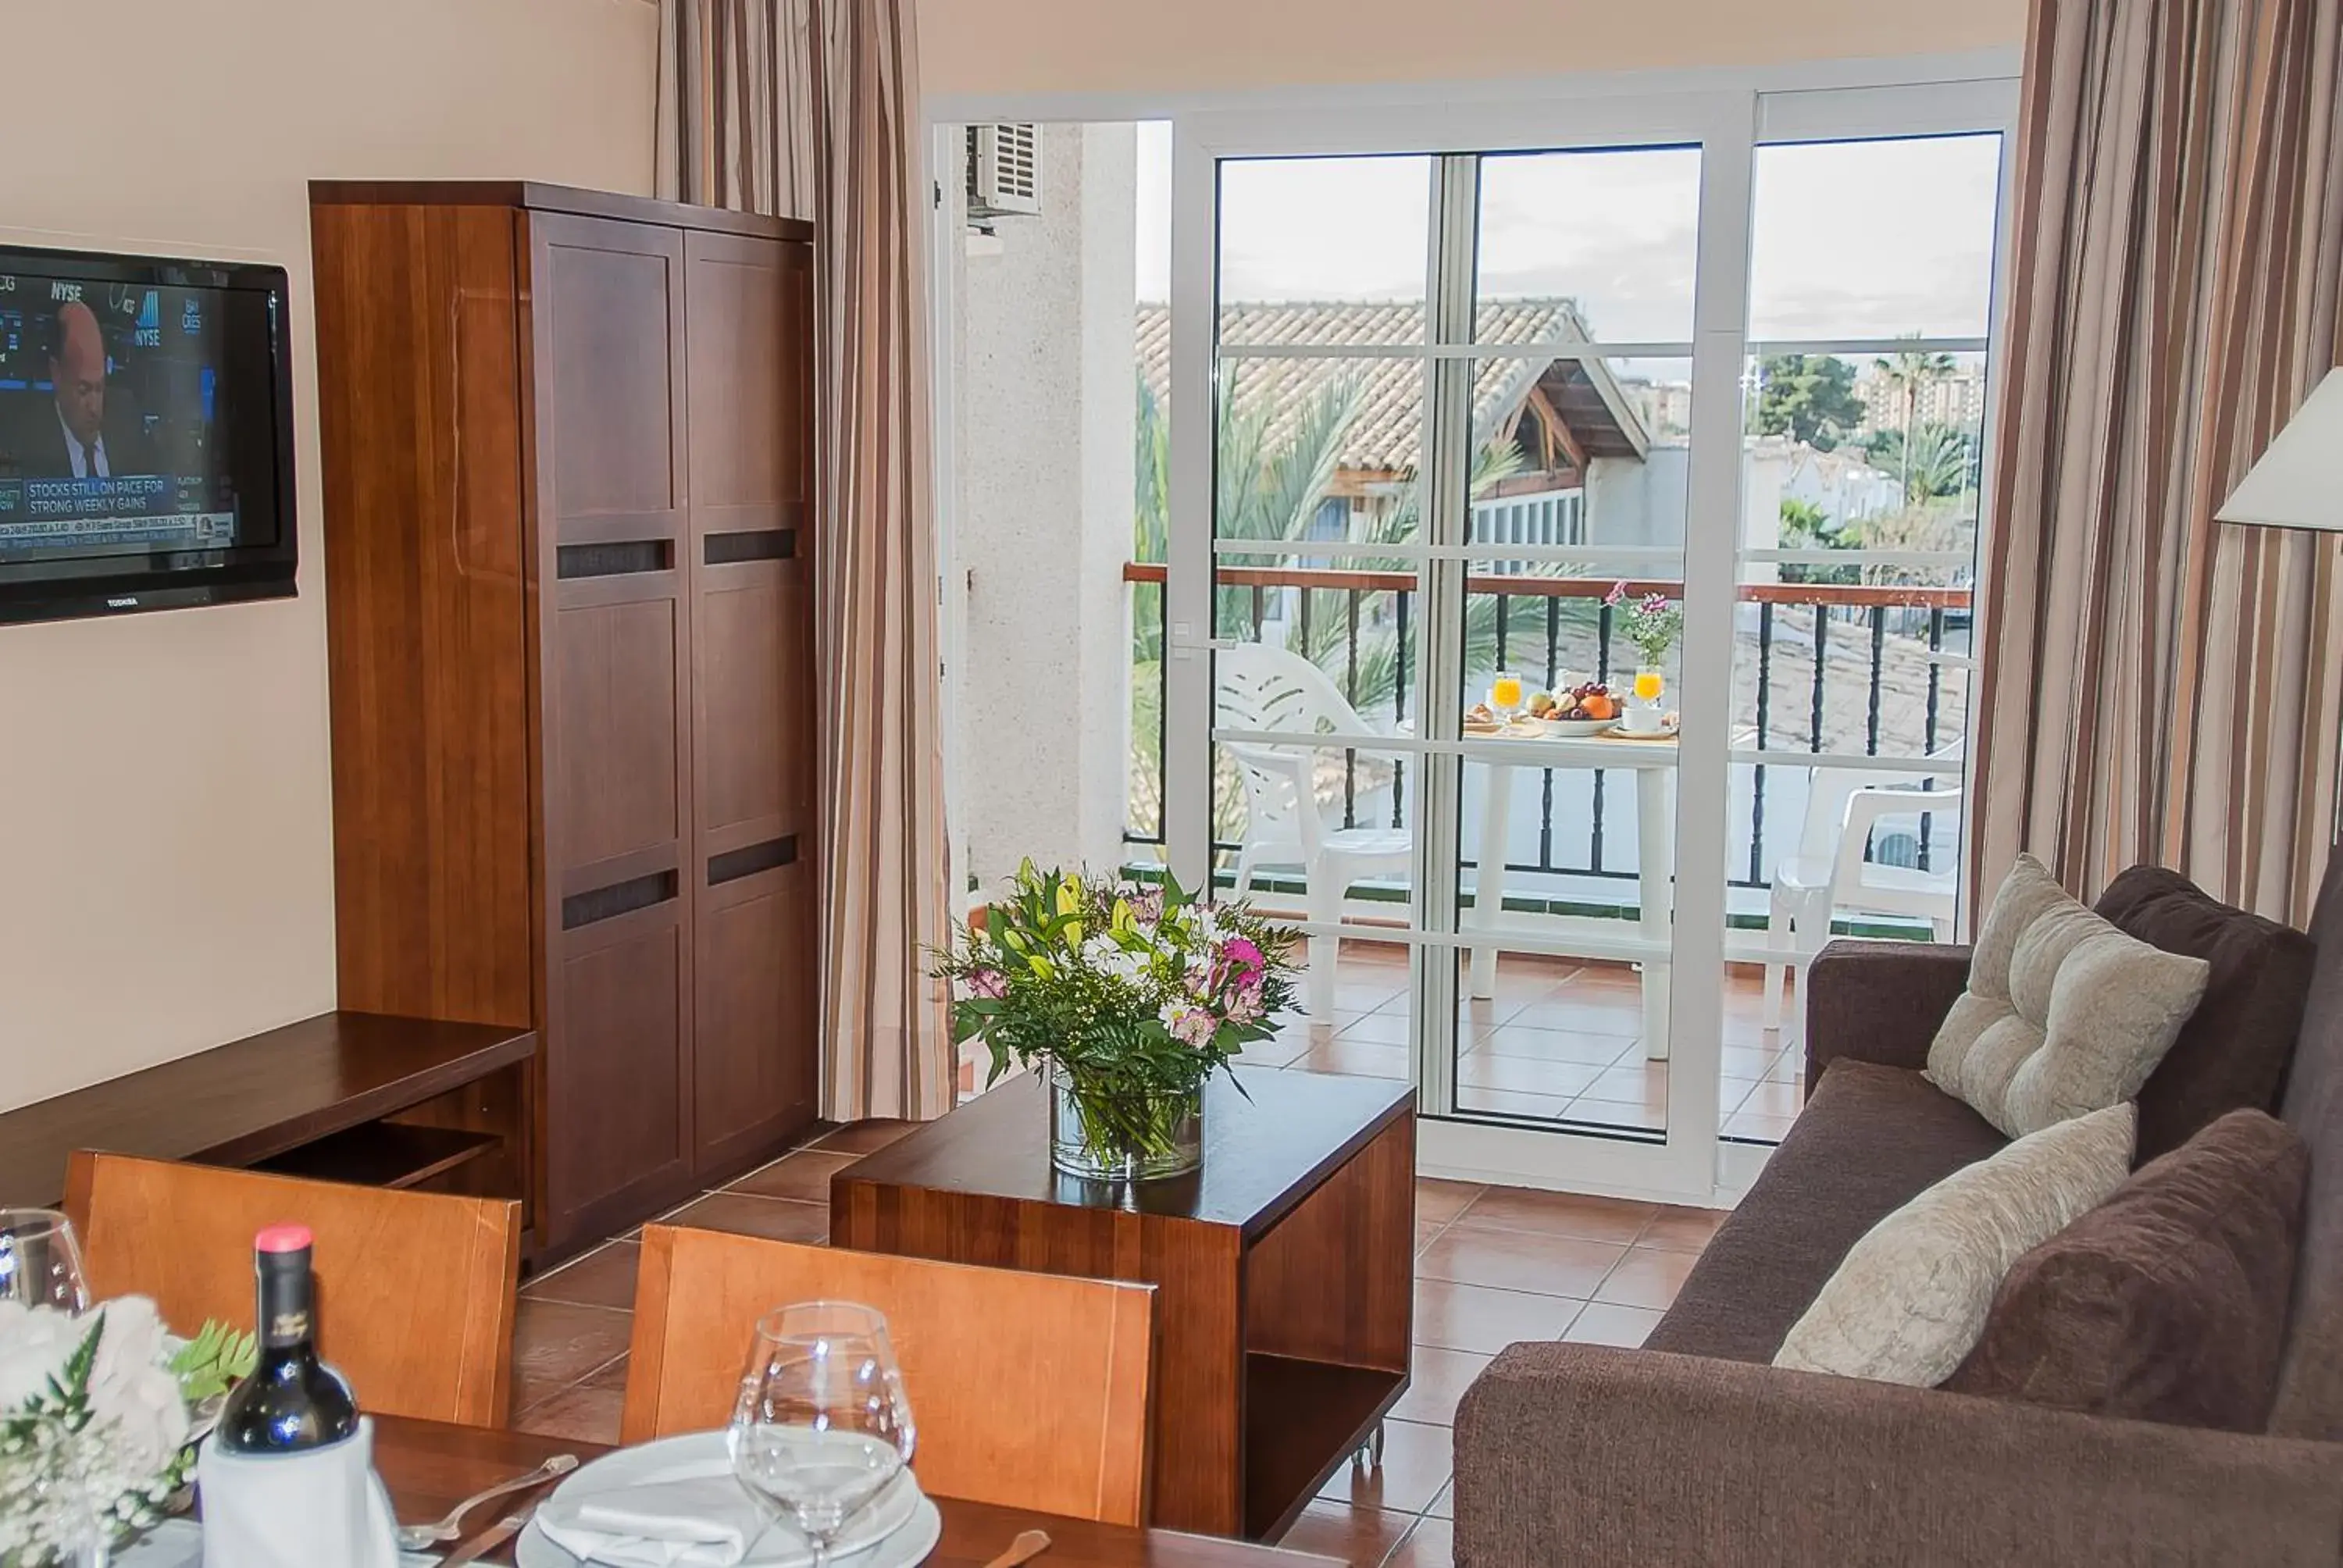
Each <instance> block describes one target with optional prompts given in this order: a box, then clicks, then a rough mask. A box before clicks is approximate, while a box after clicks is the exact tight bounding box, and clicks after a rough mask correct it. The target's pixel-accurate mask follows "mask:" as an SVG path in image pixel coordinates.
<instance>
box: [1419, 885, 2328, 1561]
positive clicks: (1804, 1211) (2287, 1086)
mask: <svg viewBox="0 0 2343 1568" xmlns="http://www.w3.org/2000/svg"><path fill="white" fill-rule="evenodd" d="M2100 909H2101V912H2102V913H2105V914H2107V915H2108V917H2109V918H2110V919H2113V920H2117V923H2118V924H2121V925H2123V926H2124V927H2125V928H2126V929H2127V930H2130V931H2132V932H2133V933H2134V934H2135V935H2138V936H2141V937H2142V938H2143V939H2144V940H2150V941H2154V942H2156V943H2157V945H2159V946H2162V947H2166V948H2167V949H2170V950H2185V951H2191V952H2195V953H2197V955H2198V956H2201V957H2206V958H2208V959H2210V960H2212V962H2213V965H2214V971H2213V980H2212V984H2211V985H2210V987H2208V990H2207V999H2206V1001H2205V1003H2204V1004H2203V1005H2202V1006H2200V1008H2199V1009H2198V1010H2197V1016H2196V1017H2195V1018H2194V1019H2192V1020H2191V1022H2190V1024H2189V1027H2188V1030H2187V1031H2186V1032H2185V1033H2184V1034H2183V1036H2182V1038H2181V1040H2180V1041H2179V1042H2178V1043H2177V1044H2176V1045H2175V1047H2174V1050H2173V1052H2172V1054H2171V1055H2170V1056H2169V1057H2167V1060H2166V1064H2165V1065H2164V1066H2162V1067H2159V1069H2158V1070H2157V1075H2156V1077H2155V1078H2152V1079H2151V1080H2150V1081H2149V1084H2148V1086H2147V1089H2145V1090H2143V1091H2142V1093H2141V1097H2140V1104H2141V1116H2140V1127H2141V1138H2142V1153H2143V1157H2145V1156H2146V1155H2148V1154H2153V1153H2157V1152H2161V1151H2163V1150H2164V1149H2166V1148H2169V1147H2172V1146H2174V1145H2176V1144H2177V1143H2178V1142H2180V1141H2185V1140H2186V1138H2187V1136H2188V1135H2189V1134H2190V1133H2191V1132H2193V1131H2195V1129H2196V1128H2197V1127H2200V1126H2202V1125H2204V1124H2205V1123H2207V1122H2209V1121H2211V1120H2212V1119H2213V1118H2214V1117H2216V1116H2217V1115H2219V1114H2220V1113H2221V1112H2222V1111H2227V1110H2230V1109H2233V1108H2235V1107H2236V1106H2237V1105H2241V1104H2262V1105H2265V1106H2266V1107H2268V1109H2272V1110H2275V1111H2278V1112H2279V1113H2280V1114H2281V1115H2282V1116H2283V1117H2284V1119H2285V1121H2287V1122H2288V1123H2289V1124H2290V1125H2291V1126H2292V1127H2293V1128H2294V1129H2295V1130H2296V1131H2297V1132H2298V1134H2299V1135H2300V1136H2301V1138H2302V1139H2303V1141H2305V1143H2306V1144H2308V1148H2309V1151H2310V1185H2309V1191H2308V1198H2307V1201H2306V1204H2305V1211H2304V1240H2303V1243H2302V1248H2301V1251H2300V1254H2299V1257H2298V1264H2297V1274H2296V1280H2295V1285H2294V1299H2293V1302H2292V1304H2291V1307H2290V1310H2289V1320H2288V1327H2287V1340H2286V1350H2285V1353H2284V1359H2283V1363H2282V1366H2281V1370H2280V1380H2279V1388H2278V1402H2277V1407H2276V1412H2275V1413H2274V1415H2273V1416H2272V1418H2271V1421H2270V1423H2269V1428H2268V1432H2267V1433H2241V1432H2216V1431H2210V1430H2204V1429H2199V1428H2194V1427H2187V1426H2177V1425H2165V1424H2158V1423H2155V1422H2143V1421H2132V1420H2123V1419H2117V1418H2112V1417H2107V1416H2099V1415H2090V1414H2083V1413H2077V1412H2072V1411H2066V1410H2054V1409H2049V1408H2046V1407H2043V1406H2039V1405H2032V1404H2024V1403H2017V1402H2005V1401H1998V1400H1987V1399H1982V1398H1977V1397H1975V1396H1971V1395H1967V1394H1960V1393H1953V1392H1946V1391H1943V1390H1937V1389H1913V1388H1904V1387H1898V1386H1896V1385H1892V1384H1886V1383H1877V1382H1865V1381H1859V1380H1855V1379H1847V1378H1835V1377H1825V1376H1819V1375H1815V1374H1813V1373H1806V1372H1781V1371H1776V1370H1775V1369H1774V1368H1773V1367H1772V1366H1771V1365H1770V1364H1768V1363H1769V1362H1771V1360H1772V1358H1773V1355H1774V1353H1775V1351H1776V1350H1777V1349H1778V1348H1779V1347H1780V1345H1781V1342H1782V1340H1783V1337H1784V1335H1785V1333H1786V1332H1788V1330H1789V1328H1790V1326H1791V1324H1792V1323H1794V1322H1795V1321H1796V1320H1797V1318H1798V1316H1799V1315H1800V1313H1802V1312H1804V1311H1805V1307H1806V1306H1807V1305H1808V1303H1810V1302H1812V1301H1813V1300H1814V1297H1815V1293H1816V1292H1817V1291H1819V1290H1820V1288H1821V1286H1822V1284H1823V1282H1824V1281H1825V1280H1826V1279H1827V1278H1828V1277H1829V1276H1830V1274H1831V1272H1832V1271H1833V1270H1835V1268H1836V1267H1837V1265H1838V1262H1839V1261H1840V1260H1841V1259H1842V1258H1843V1257H1844V1256H1845V1253H1846V1251H1847V1249H1848V1248H1849V1247H1850V1246H1852V1245H1853V1244H1854V1242H1855V1240H1856V1239H1857V1238H1858V1237H1860V1236H1861V1235H1862V1234H1863V1233H1864V1232H1865V1231H1866V1230H1868V1229H1869V1228H1870V1227H1871V1226H1872V1225H1873V1224H1874V1223H1875V1222H1876V1221H1878V1220H1880V1219H1881V1218H1882V1217H1884V1216H1885V1215H1886V1214H1887V1213H1889V1212H1891V1211H1894V1210H1895V1209H1896V1208H1898V1207H1899V1206H1901V1205H1902V1204H1903V1203H1904V1202H1905V1201H1906V1200H1908V1199H1910V1198H1911V1197H1913V1196H1914V1195H1916V1193H1918V1192H1919V1191H1922V1190H1924V1189H1925V1188H1926V1187H1927V1186H1929V1185H1930V1184H1932V1183H1934V1182H1935V1181H1937V1180H1939V1179H1940V1178H1942V1177H1944V1176H1946V1175H1947V1174H1949V1173H1950V1172H1952V1171H1956V1170H1958V1169H1960V1168H1961V1167H1962V1166H1964V1165H1966V1164H1968V1163H1970V1162H1971V1161H1976V1160H1980V1159H1983V1158H1985V1157H1986V1156H1987V1155H1989V1154H1991V1153H1992V1152H1993V1151H1996V1150H1997V1149H1999V1148H2001V1147H2002V1146H2003V1144H2004V1142H2005V1140H2004V1139H2003V1138H2002V1136H2001V1134H1999V1133H1998V1132H1996V1131H1995V1130H1994V1129H1993V1128H1992V1127H1990V1126H1989V1125H1987V1124H1986V1122H1985V1121H1984V1120H1983V1119H1981V1118H1980V1117H1978V1116H1977V1115H1976V1112H1974V1111H1971V1110H1969V1108H1968V1107H1967V1106H1966V1105H1964V1104H1962V1103H1961V1102H1960V1101H1956V1100H1954V1099H1953V1098H1951V1097H1950V1096H1948V1095H1946V1094H1943V1093H1941V1092H1940V1091H1937V1090H1936V1088H1935V1087H1934V1086H1932V1085H1931V1084H1929V1083H1928V1082H1927V1081H1926V1079H1924V1078H1923V1077H1922V1076H1921V1075H1920V1072H1919V1069H1920V1068H1921V1067H1922V1066H1923V1065H1924V1063H1925V1061H1926V1056H1927V1049H1928V1044H1929V1041H1930V1040H1931V1039H1932V1038H1933V1037H1934V1034H1935V1032H1936V1025H1937V1022H1938V1021H1939V1020H1941V1019H1942V1017H1943V1016H1944V1013H1945V1011H1946V1009H1947V1008H1948V1007H1949V1006H1950V1005H1951V1003H1952V1000H1953V999H1954V998H1955V997H1956V996H1957V995H1958V994H1959V992H1960V990H1961V988H1962V984H1963V982H1964V980H1965V978H1966V972H1967V952H1966V950H1965V949H1960V948H1952V947H1927V946H1918V945H1904V944H1887V943H1846V942H1840V943H1834V944H1832V945H1831V946H1830V947H1828V948H1826V949H1825V950H1824V952H1823V953H1822V954H1821V955H1820V956H1818V957H1817V959H1816V960H1815V964H1814V966H1813V970H1812V974H1811V980H1810V987H1811V995H1810V1001H1809V1006H1808V1019H1807V1041H1808V1043H1807V1082H1808V1084H1809V1086H1810V1088H1809V1093H1808V1101H1807V1104H1806V1107H1805V1112H1804V1113H1803V1114H1802V1115H1801V1116H1800V1117H1799V1119H1798V1121H1796V1123H1795V1125H1794V1126H1793V1127H1792V1129H1791V1131H1790V1132H1789V1134H1788V1136H1787V1137H1785V1139H1784V1141H1783V1142H1782V1146H1781V1148H1780V1149H1779V1150H1778V1151H1775V1155H1774V1157H1773V1158H1772V1160H1771V1161H1768V1163H1767V1165H1766V1167H1765V1171H1764V1173H1763V1174H1762V1175H1761V1176H1760V1177H1759V1179H1758V1180H1757V1181H1756V1182H1755V1184H1754V1185H1753V1186H1752V1188H1751V1189H1750V1191H1748V1192H1747V1194H1745V1196H1744V1198H1743V1200H1742V1201H1741V1203H1740V1205H1739V1206H1738V1207H1737V1208H1736V1209H1735V1211H1734V1213H1733V1215H1732V1216H1731V1218H1730V1219H1729V1220H1727V1221H1726V1222H1725V1225H1724V1226H1723V1227H1722V1228H1721V1229H1720V1230H1719V1231H1718V1232H1717V1234H1716V1238H1715V1241H1713V1242H1711V1243H1710V1246H1709V1248H1708V1250H1707V1251H1705V1252H1704V1254H1703V1255H1702V1258H1701V1261H1700V1262H1699V1263H1698V1265H1697V1266H1696V1267H1695V1268H1694V1271H1693V1272H1692V1274H1691V1275H1690V1276H1689V1277H1688V1278H1687V1279H1686V1280H1685V1282H1684V1289H1683V1290H1682V1292H1680V1293H1679V1294H1678V1296H1677V1299H1676V1303H1675V1305H1674V1308H1672V1309H1671V1310H1670V1311H1669V1312H1668V1313H1667V1314H1666V1316H1665V1317H1664V1319H1663V1320H1662V1321H1661V1322H1660V1323H1659V1324H1658V1325H1657V1327H1656V1328H1654V1331H1653V1332H1652V1335H1651V1337H1650V1339H1649V1341H1648V1342H1646V1344H1645V1345H1644V1348H1642V1349H1640V1350H1614V1349H1608V1348H1604V1347H1600V1346H1593V1345H1575V1344H1553V1343H1541V1344H1520V1345H1515V1346H1513V1347H1512V1348H1511V1349H1509V1350H1507V1351H1506V1352H1504V1353H1503V1354H1502V1355H1500V1356H1499V1357H1498V1358H1497V1359H1496V1361H1495V1362H1493V1363H1492V1364H1491V1365H1490V1367H1489V1368H1488V1369H1487V1371H1486V1372H1483V1375H1482V1376H1481V1378H1480V1380H1479V1381H1478V1382H1475V1383H1474V1385H1473V1388H1472V1389H1471V1390H1470V1391H1469V1392H1467V1393H1466V1395H1465V1397H1464V1400H1463V1404H1462V1405H1461V1406H1460V1407H1459V1409H1458V1411H1457V1415H1456V1431H1455V1438H1456V1490H1455V1544H1456V1561H1457V1563H1458V1564H1459V1565H1460V1568H1556V1565H1558V1564H1567V1563H1587V1564H1595V1563H1600V1564H1604V1565H1606V1568H1632V1565H1634V1564H1659V1563H1667V1564H1693V1563H1736V1564H1738V1563H1752V1564H1761V1563H1799V1564H1805V1563H1817V1564H1821V1563H1828V1564H1857V1563H1896V1564H1938V1563H1941V1564H1978V1565H1984V1564H1996V1565H1998V1564H2003V1563H2053V1564H2056V1563H2075V1564H2083V1563H2089V1564H2094V1565H2097V1564H2118V1563H2240V1564H2247V1563H2250V1564H2257V1565H2262V1568H2275V1565H2278V1564H2294V1563H2318V1564H2322V1565H2325V1568H2334V1565H2336V1564H2338V1563H2343V849H2338V851H2337V853H2336V855H2335V857H2334V859H2333V860H2332V861H2331V862H2330V866H2329V869H2328V878H2327V885H2326V887H2325V889H2324V890H2322V893H2321V895H2320V902H2319V907H2318V915H2317V918H2316V920H2314V922H2313V925H2312V933H2313V940H2315V943H2316V945H2315V948H2314V946H2313V945H2312V940H2306V939H2305V938H2303V937H2302V935H2301V934H2300V933H2298V932H2291V931H2288V930H2286V929H2285V928H2283V927H2277V926H2273V925H2271V924H2270V923H2269V922H2267V921H2260V920H2255V919H2254V918H2253V917H2251V916H2247V915H2242V914H2239V913H2238V912H2237V911H2236V910H2229V909H2227V907H2226V906H2222V905H2219V904H2217V903H2215V902H2214V901H2213V900H2209V899H2207V898H2205V897H2204V896H2203V895H2202V894H2199V893H2197V892H2196V890H2194V889H2192V888H2189V887H2188V886H2187V884H2186V883H2185V882H2182V881H2181V880H2180V879H2178V878H2177V877H2174V876H2173V875H2172V874H2171V873H2169V872H2162V871H2153V870H2147V869H2135V870H2134V871H2131V872H2127V873H2126V875H2125V877H2124V878H2123V879H2118V882H2117V885H2116V886H2115V887H2112V888H2110V889H2109V890H2108V894H2107V897H2106V898H2105V899H2103V900H2101V903H2100ZM2306 993H2307V998H2308V1000H2307V1001H2306V1000H2305V998H2306Z"/></svg>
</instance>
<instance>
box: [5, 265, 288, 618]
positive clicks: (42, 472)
mask: <svg viewBox="0 0 2343 1568" xmlns="http://www.w3.org/2000/svg"><path fill="white" fill-rule="evenodd" d="M283 278H284V273H283V272H282V271H281V270H280V269H277V268H273V267H243V266H236V267H226V266H213V265H211V264H205V263H177V262H166V261H160V260H156V259H153V258H145V257H133V256H112V257H96V256H76V255H73V254H70V253H47V252H35V251H5V250H0V618H29V617H31V616H33V615H38V614H77V613H88V612H94V611H96V610H98V609H103V608H115V609H120V608H163V607H164V606H165V605H166V604H168V603H180V604H184V603H195V602H202V601H203V600H205V599H206V598H236V597H253V596H254V592H255V591H256V590H254V589H253V588H252V583H253V581H254V580H255V574H254V572H253V570H252V568H253V567H254V566H255V565H256V563H258V562H260V561H262V560H264V559H267V560H275V561H277V562H278V563H279V564H281V566H282V568H283V569H282V570H281V571H276V572H271V573H268V574H266V575H267V576H269V577H270V578H281V579H282V580H281V582H279V583H278V584H277V586H276V587H275V588H274V589H273V590H272V591H275V592H289V591H291V582H290V578H291V545H292V540H291V538H290V532H291V518H292V508H291V496H290V484H289V477H290V472H291V468H290V454H289V451H288V450H287V421H286V419H285V417H284V416H285V396H286V389H285V388H284V387H283V386H282V385H281V382H282V379H283V368H284V344H283V321H282V317H283V307H284V287H283ZM116 578H119V579H125V580H124V581H122V582H115V581H111V580H106V581H101V580H100V579H116ZM166 578H168V579H169V580H168V581H166V580H164V579H166ZM61 582H63V583H70V584H73V585H75V586H73V587H72V588H66V589H64V590H58V589H57V588H55V585H57V584H59V583H61ZM43 584H47V585H50V588H48V589H47V590H44V589H42V588H41V587H40V586H39V585H43ZM236 584H242V585H244V588H245V590H246V591H243V592H235V591H225V592H223V591H212V590H215V589H219V588H226V587H230V586H232V585H236ZM100 588H104V589H105V590H106V591H104V592H102V593H101V592H99V591H98V590H99V589H100ZM117 588H118V589H120V590H121V591H118V592H117V591H115V590H116V589H117ZM72 598H79V599H82V600H85V601H86V602H84V603H82V604H80V605H79V606H74V605H71V604H60V603H52V604H50V605H49V606H47V607H46V608H40V607H39V606H38V604H37V602H36V601H39V600H42V599H51V600H56V599H72ZM12 612H13V613H12Z"/></svg>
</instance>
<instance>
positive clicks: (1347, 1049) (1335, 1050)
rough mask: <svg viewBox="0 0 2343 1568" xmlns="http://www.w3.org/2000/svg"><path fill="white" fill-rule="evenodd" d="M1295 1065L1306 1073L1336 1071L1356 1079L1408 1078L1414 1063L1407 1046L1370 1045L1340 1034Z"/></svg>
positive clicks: (1317, 1046) (1305, 1052) (1305, 1053)
mask: <svg viewBox="0 0 2343 1568" xmlns="http://www.w3.org/2000/svg"><path fill="white" fill-rule="evenodd" d="M1409 1066H1410V1061H1409V1055H1408V1050H1407V1048H1406V1047H1405V1046H1403V1045H1368V1044H1365V1043H1363V1042H1362V1041H1358V1040H1345V1039H1343V1038H1342V1036H1340V1035H1337V1036H1335V1037H1334V1039H1332V1040H1329V1041H1327V1042H1326V1043H1325V1044H1323V1045H1313V1046H1312V1047H1311V1048H1310V1049H1309V1050H1306V1051H1304V1052H1303V1053H1302V1055H1301V1056H1300V1057H1299V1058H1297V1059H1296V1060H1294V1061H1293V1062H1292V1068H1293V1069H1294V1070H1299V1071H1302V1072H1332V1073H1340V1074H1343V1075H1345V1076H1348V1077H1352V1078H1397V1079H1404V1078H1406V1077H1407V1075H1408V1070H1409Z"/></svg>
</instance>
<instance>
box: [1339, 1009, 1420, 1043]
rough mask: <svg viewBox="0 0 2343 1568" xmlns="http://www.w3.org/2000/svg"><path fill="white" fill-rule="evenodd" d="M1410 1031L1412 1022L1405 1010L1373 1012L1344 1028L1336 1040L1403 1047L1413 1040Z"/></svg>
mask: <svg viewBox="0 0 2343 1568" xmlns="http://www.w3.org/2000/svg"><path fill="white" fill-rule="evenodd" d="M1409 1029H1410V1020H1409V1018H1408V1015H1407V1013H1406V1012H1405V1011H1404V1010H1402V1011H1398V1012H1371V1013H1367V1014H1364V1015H1363V1016H1362V1017H1359V1018H1355V1019H1353V1020H1351V1021H1350V1022H1349V1023H1347V1024H1345V1025H1343V1026H1342V1032H1341V1033H1340V1034H1338V1035H1336V1036H1335V1037H1334V1038H1335V1039H1336V1040H1356V1041H1357V1042H1359V1043H1360V1044H1362V1045H1396V1046H1405V1045H1406V1044H1407V1043H1408V1041H1409V1040H1410V1038H1411V1036H1410V1035H1409V1032H1408V1031H1409Z"/></svg>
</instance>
